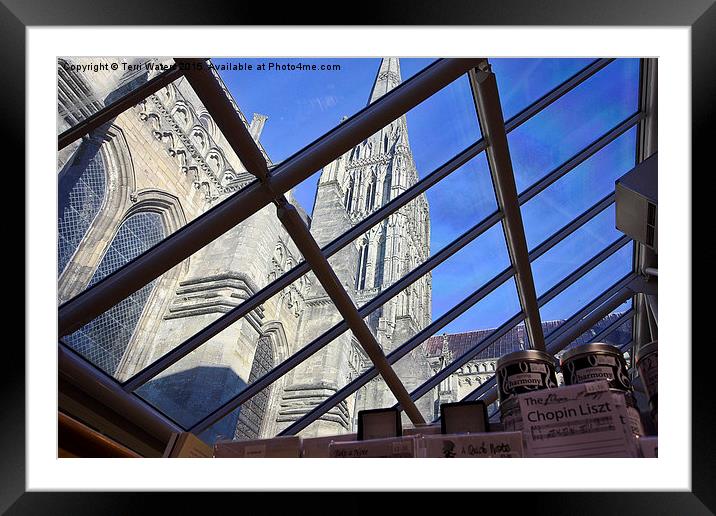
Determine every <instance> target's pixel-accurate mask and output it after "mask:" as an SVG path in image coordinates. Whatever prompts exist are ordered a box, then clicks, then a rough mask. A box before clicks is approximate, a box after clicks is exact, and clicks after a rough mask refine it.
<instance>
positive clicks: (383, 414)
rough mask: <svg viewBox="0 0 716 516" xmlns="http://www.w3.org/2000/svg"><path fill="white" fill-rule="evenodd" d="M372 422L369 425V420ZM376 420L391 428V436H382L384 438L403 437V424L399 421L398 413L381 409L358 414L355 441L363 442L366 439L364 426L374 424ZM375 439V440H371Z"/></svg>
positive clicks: (395, 410)
mask: <svg viewBox="0 0 716 516" xmlns="http://www.w3.org/2000/svg"><path fill="white" fill-rule="evenodd" d="M371 419H372V420H373V423H371V421H370V420H371ZM377 419H380V420H382V423H383V424H390V426H392V428H393V430H394V431H393V432H391V434H392V435H385V436H382V437H384V438H389V437H402V436H403V423H402V421H401V419H400V411H399V410H398V409H397V408H382V409H370V410H361V411H359V412H358V433H357V439H358V440H359V441H365V440H367V439H366V426H368V425H370V424H375V421H376V420H377ZM373 439H375V438H373Z"/></svg>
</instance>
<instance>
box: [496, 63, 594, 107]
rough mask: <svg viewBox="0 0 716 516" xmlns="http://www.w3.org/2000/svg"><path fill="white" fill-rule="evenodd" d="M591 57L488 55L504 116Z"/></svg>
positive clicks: (564, 77) (528, 102)
mask: <svg viewBox="0 0 716 516" xmlns="http://www.w3.org/2000/svg"><path fill="white" fill-rule="evenodd" d="M592 61H594V60H593V59H572V58H556V59H554V58H545V59H534V58H526V59H521V58H503V59H490V64H491V65H492V71H493V72H494V73H495V77H496V79H497V87H498V89H499V91H500V103H501V104H502V113H503V116H504V118H505V120H509V119H510V118H511V117H512V116H514V115H516V114H517V113H519V112H520V111H522V110H523V109H524V108H526V107H527V106H529V105H530V104H532V103H533V102H534V101H535V100H537V99H539V98H540V97H542V96H543V95H545V94H546V93H549V92H550V91H551V90H552V89H554V88H555V87H557V86H559V85H560V84H562V83H563V82H564V81H566V80H567V79H569V78H570V77H572V76H573V75H574V74H575V73H577V72H579V71H580V70H582V69H583V68H584V67H586V66H588V65H589V64H590V63H591V62H592Z"/></svg>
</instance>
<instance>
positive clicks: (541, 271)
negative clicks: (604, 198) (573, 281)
mask: <svg viewBox="0 0 716 516" xmlns="http://www.w3.org/2000/svg"><path fill="white" fill-rule="evenodd" d="M614 210H615V208H614V205H613V204H612V205H611V206H609V207H607V208H606V209H605V210H603V211H602V212H601V213H599V214H597V215H596V216H595V217H594V218H592V219H591V220H589V221H588V222H587V223H586V224H584V225H583V226H582V227H581V228H579V229H577V230H576V231H575V232H574V233H572V234H571V235H569V236H568V237H567V238H565V239H564V240H562V241H561V242H559V243H558V244H557V245H555V246H554V247H553V248H552V249H550V250H549V251H547V252H546V253H545V254H543V255H542V256H540V257H539V258H537V259H536V260H535V261H533V262H532V276H533V278H534V282H535V289H536V291H537V296H541V295H542V294H544V293H545V292H547V290H549V289H550V288H552V287H553V286H554V285H556V284H557V283H558V282H559V281H561V280H562V279H564V278H566V277H567V276H569V275H570V274H571V273H572V272H574V271H575V270H576V269H577V268H579V267H580V266H581V265H582V264H584V263H585V262H587V261H589V260H590V259H591V258H592V257H594V256H596V255H597V254H599V253H600V252H601V251H602V250H604V249H605V248H606V247H608V246H609V245H610V244H612V243H613V242H615V241H616V240H618V239H619V238H621V237H622V236H624V235H623V233H622V232H621V231H619V230H617V229H616V226H615V222H614V221H615V211H614Z"/></svg>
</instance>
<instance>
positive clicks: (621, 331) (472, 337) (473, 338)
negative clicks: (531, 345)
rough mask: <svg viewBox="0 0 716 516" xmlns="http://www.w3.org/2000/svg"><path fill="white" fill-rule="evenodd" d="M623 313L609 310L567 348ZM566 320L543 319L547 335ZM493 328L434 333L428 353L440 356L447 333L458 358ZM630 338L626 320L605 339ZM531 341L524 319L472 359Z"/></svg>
mask: <svg viewBox="0 0 716 516" xmlns="http://www.w3.org/2000/svg"><path fill="white" fill-rule="evenodd" d="M619 315H621V314H609V315H608V316H607V317H605V318H604V319H602V320H601V321H599V323H597V324H596V325H595V326H594V327H593V328H592V329H591V330H589V331H587V332H585V333H583V334H582V335H580V336H579V337H578V338H577V339H576V340H574V341H573V342H572V343H571V344H570V345H569V346H568V347H567V349H569V348H571V347H573V346H576V345H579V344H586V343H588V342H592V338H593V337H594V336H595V335H597V334H598V333H599V332H600V331H602V329H604V328H606V327H607V326H608V325H609V324H611V323H612V322H614V320H615V319H616V318H618V317H619ZM563 322H564V320H559V321H543V322H542V331H543V332H544V334H545V336H547V335H549V334H550V333H551V332H552V331H554V329H556V328H557V327H558V326H560V325H561V324H562V323H563ZM493 330H494V328H491V329H485V330H476V331H469V332H464V333H449V334H440V335H434V336H432V337H430V338H429V339H428V340H426V341H425V344H424V345H425V348H426V350H427V355H428V356H429V357H436V356H439V355H440V353H441V351H442V347H443V340H444V336H445V335H447V338H448V347H449V349H450V351H452V354H453V358H458V357H459V356H460V355H462V354H463V353H465V352H467V351H468V350H470V349H471V348H472V347H473V346H476V345H477V344H479V343H480V342H481V341H482V340H483V339H484V338H485V337H487V336H488V335H489V334H490V333H492V331H493ZM630 339H631V324H630V323H625V324H622V326H620V327H619V328H617V329H616V330H614V331H613V332H611V333H610V334H609V338H608V339H603V340H605V341H606V342H609V343H611V344H614V345H617V346H619V345H622V344H626V343H627V342H629V340H630ZM527 342H528V339H527V335H526V331H525V326H524V324H523V323H521V324H518V325H517V326H515V327H514V328H512V330H510V331H509V332H508V333H507V334H505V335H504V336H503V337H501V338H500V339H499V340H498V341H497V342H495V343H494V344H492V345H491V346H489V347H488V348H487V349H485V350H483V351H481V352H480V353H479V354H478V355H477V356H476V357H474V358H473V359H472V360H488V359H492V358H499V357H501V356H502V355H505V354H507V353H510V352H512V351H517V350H520V349H525V343H527Z"/></svg>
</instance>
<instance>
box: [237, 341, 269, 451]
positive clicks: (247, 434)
mask: <svg viewBox="0 0 716 516" xmlns="http://www.w3.org/2000/svg"><path fill="white" fill-rule="evenodd" d="M273 366H274V356H273V347H272V346H271V338H270V337H267V336H262V337H260V338H259V342H258V346H256V352H255V353H254V361H253V362H252V364H251V373H249V381H248V385H251V384H252V383H253V382H255V381H256V380H258V379H259V378H261V377H262V376H264V375H265V374H266V373H268V372H269V371H270V370H271V369H273ZM270 394H271V388H270V387H266V388H265V389H264V390H262V391H261V392H259V393H258V394H257V395H256V396H254V397H252V398H251V399H250V400H249V401H247V402H246V403H245V404H244V405H243V406H242V407H241V411H240V412H239V421H238V423H237V424H236V432H235V433H234V439H240V440H246V439H257V438H259V437H260V436H261V425H262V423H263V420H264V417H265V416H266V407H267V406H268V402H269V395H270Z"/></svg>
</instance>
